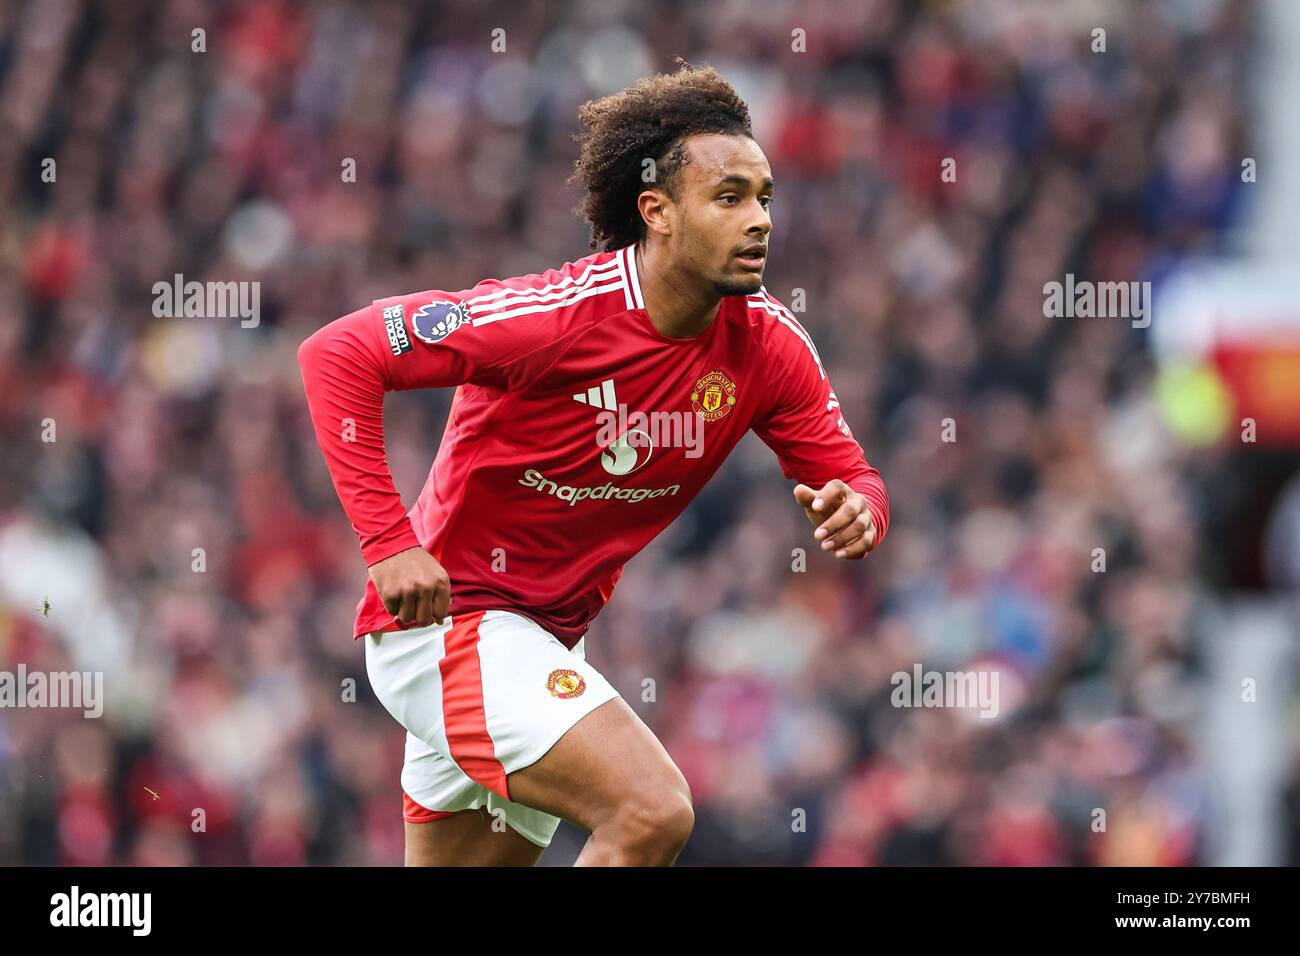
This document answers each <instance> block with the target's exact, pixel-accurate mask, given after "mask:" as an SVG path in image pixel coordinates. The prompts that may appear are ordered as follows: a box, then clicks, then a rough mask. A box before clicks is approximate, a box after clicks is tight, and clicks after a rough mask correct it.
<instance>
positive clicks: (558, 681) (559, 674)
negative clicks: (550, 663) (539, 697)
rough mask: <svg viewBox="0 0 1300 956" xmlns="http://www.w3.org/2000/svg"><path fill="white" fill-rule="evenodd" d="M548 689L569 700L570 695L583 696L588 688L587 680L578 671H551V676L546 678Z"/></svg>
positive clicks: (562, 698)
mask: <svg viewBox="0 0 1300 956" xmlns="http://www.w3.org/2000/svg"><path fill="white" fill-rule="evenodd" d="M546 689H547V690H549V691H550V692H551V693H552V694H553V695H555V696H556V697H559V698H560V699H561V700H568V699H569V698H570V697H578V696H581V694H582V692H583V691H584V690H586V689H587V682H586V681H585V680H583V679H582V675H581V674H579V673H578V672H577V671H570V670H557V671H551V676H550V677H548V678H546Z"/></svg>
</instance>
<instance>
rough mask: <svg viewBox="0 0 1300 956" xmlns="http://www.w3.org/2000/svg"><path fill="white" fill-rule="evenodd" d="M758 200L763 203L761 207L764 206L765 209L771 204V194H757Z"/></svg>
mask: <svg viewBox="0 0 1300 956" xmlns="http://www.w3.org/2000/svg"><path fill="white" fill-rule="evenodd" d="M758 201H759V202H761V203H762V204H763V208H764V209H766V208H767V207H768V206H770V205H772V197H771V196H759V197H758Z"/></svg>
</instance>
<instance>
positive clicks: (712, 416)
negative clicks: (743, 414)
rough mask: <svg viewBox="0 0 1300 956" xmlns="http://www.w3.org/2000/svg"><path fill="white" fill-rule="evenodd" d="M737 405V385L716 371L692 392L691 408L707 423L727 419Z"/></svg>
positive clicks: (696, 384) (699, 383) (704, 378)
mask: <svg viewBox="0 0 1300 956" xmlns="http://www.w3.org/2000/svg"><path fill="white" fill-rule="evenodd" d="M735 404H736V383H735V382H733V381H732V380H731V379H729V378H727V376H726V375H725V374H723V373H722V372H719V371H717V370H714V371H712V372H710V373H709V374H707V375H705V376H703V377H702V378H701V379H700V380H699V381H698V382H696V383H695V388H694V389H692V390H691V408H693V409H695V413H696V414H697V415H699V416H700V417H701V418H703V419H704V420H705V421H706V422H716V421H717V420H718V419H719V418H724V417H726V415H727V413H728V412H730V411H731V408H732V406H733V405H735Z"/></svg>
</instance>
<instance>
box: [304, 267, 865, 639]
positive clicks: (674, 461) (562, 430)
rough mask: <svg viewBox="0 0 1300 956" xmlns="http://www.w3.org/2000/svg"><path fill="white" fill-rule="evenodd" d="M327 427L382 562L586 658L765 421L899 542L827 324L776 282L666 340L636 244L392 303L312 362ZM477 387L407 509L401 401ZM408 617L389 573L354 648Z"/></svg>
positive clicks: (768, 433)
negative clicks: (591, 642)
mask: <svg viewBox="0 0 1300 956" xmlns="http://www.w3.org/2000/svg"><path fill="white" fill-rule="evenodd" d="M298 359H299V363H300V365H301V367H302V374H303V382H304V385H305V387H306V391H307V400H308V404H309V406H310V408H311V416H312V422H313V424H314V426H315V430H316V436H317V439H318V440H319V442H320V446H321V449H322V450H323V452H324V454H325V461H326V464H327V465H328V467H329V471H330V475H331V477H332V478H333V480H334V487H335V489H336V490H337V492H338V495H339V499H340V501H341V502H342V504H343V508H344V510H345V511H346V512H347V514H348V517H349V518H350V519H351V520H352V526H353V528H354V529H355V531H356V533H357V537H358V538H359V539H360V542H361V552H362V555H363V557H364V559H365V562H366V564H367V565H371V564H374V563H375V562H376V561H380V560H382V559H384V558H386V557H389V556H390V555H393V554H396V553H397V552H399V551H403V550H405V549H407V548H411V547H415V546H417V545H418V546H420V547H423V548H424V549H425V550H426V551H428V552H429V553H430V554H432V555H433V556H434V557H435V558H437V559H438V561H439V562H440V563H441V564H442V565H443V567H444V568H445V569H446V570H447V574H448V576H449V577H450V579H451V590H452V603H451V613H452V614H456V613H464V612H466V611H472V610H487V609H491V608H506V609H511V610H514V611H516V612H518V613H520V614H524V615H526V616H528V617H530V618H532V619H533V620H535V621H537V623H539V624H540V625H542V626H543V627H545V628H546V629H547V630H549V631H550V632H551V633H553V634H555V635H556V637H558V638H559V639H560V640H561V641H562V642H563V643H564V644H565V645H566V646H568V647H570V648H572V647H573V646H574V645H575V644H577V642H578V640H579V639H580V638H581V637H582V635H583V634H585V633H586V631H587V628H588V627H589V625H590V623H591V621H592V619H593V618H595V616H596V614H597V613H599V611H600V609H601V608H602V607H603V606H604V605H605V603H606V602H607V601H608V600H609V598H610V594H611V593H612V591H613V589H614V586H615V584H616V583H617V581H618V578H619V575H620V574H621V573H622V570H623V565H624V564H625V563H626V562H627V560H628V559H629V558H631V557H632V556H633V555H634V554H636V553H637V552H638V551H640V550H641V549H642V548H643V547H645V545H646V544H647V543H648V542H649V541H650V540H651V539H652V538H654V537H655V536H656V535H657V534H659V532H661V531H662V530H663V529H664V528H666V527H667V526H668V525H669V524H670V523H671V522H672V521H673V519H674V518H676V517H677V516H678V515H679V514H680V513H681V512H682V510H683V509H684V508H685V507H686V505H687V503H688V502H689V501H690V500H691V499H692V498H693V497H695V495H696V494H697V493H698V492H699V491H700V489H701V488H703V487H704V484H705V483H706V482H707V481H708V480H709V478H710V477H711V476H712V475H713V473H714V472H715V471H717V469H718V467H719V465H721V464H722V462H723V460H724V459H725V458H726V457H727V455H728V454H729V453H730V452H731V449H732V448H734V447H735V445H736V443H737V442H739V441H740V439H741V438H742V437H743V436H744V434H745V432H746V431H748V430H749V429H751V428H752V429H753V430H754V431H755V432H757V433H758V435H759V437H760V438H761V439H762V440H763V441H764V442H766V443H767V444H768V446H770V447H771V448H772V449H773V451H775V452H776V455H777V458H778V460H779V461H780V463H781V468H782V470H783V472H784V473H785V476H786V477H787V478H792V479H795V480H797V481H801V482H803V483H804V484H807V485H809V486H811V487H813V488H820V487H821V486H822V485H824V484H825V483H826V482H827V481H829V480H831V479H832V478H840V479H842V480H843V481H845V482H846V483H848V484H849V485H850V486H851V487H852V488H853V489H854V490H855V491H858V492H860V493H862V494H863V495H865V496H866V499H867V502H868V508H869V509H870V511H871V516H872V518H873V519H874V520H875V523H876V528H877V529H878V533H879V538H881V539H883V537H884V535H885V532H886V531H887V530H888V528H889V499H888V496H887V494H886V492H885V486H884V482H883V481H882V480H881V478H880V474H879V472H877V471H876V469H875V468H873V467H871V465H870V464H868V462H867V460H866V458H865V457H864V455H863V452H862V448H861V447H860V446H859V445H858V443H857V442H856V441H855V440H854V438H853V436H852V433H851V432H850V430H849V427H848V425H847V424H846V423H845V421H844V419H843V417H842V416H841V414H840V412H839V402H838V401H837V400H836V398H835V393H834V392H833V391H832V390H831V383H830V380H829V379H828V378H827V375H826V370H825V368H824V367H823V366H822V362H821V358H820V357H819V356H818V354H817V349H816V348H815V347H814V345H813V342H812V340H811V338H809V336H808V333H807V332H806V331H805V330H804V329H803V327H802V326H801V325H800V324H799V322H798V320H796V319H795V317H794V316H793V315H792V314H791V313H790V311H789V310H788V309H786V308H785V307H784V306H783V305H781V304H780V303H779V302H777V301H776V299H774V298H773V297H772V296H771V295H769V294H768V293H767V292H766V290H760V291H759V292H757V293H755V294H754V295H749V296H728V297H724V298H723V299H722V303H721V305H720V307H719V310H718V314H717V317H716V318H715V319H714V321H713V323H712V324H711V325H710V326H709V328H708V329H706V330H705V331H704V332H702V333H700V334H699V335H697V336H694V337H692V338H684V339H674V338H667V337H665V336H663V335H661V334H660V333H659V332H658V331H657V330H656V329H655V327H654V325H653V324H652V323H651V322H650V319H649V316H648V315H647V313H646V310H645V303H644V301H643V299H642V297H641V287H640V283H639V281H638V279H637V265H636V256H635V247H634V246H628V247H625V248H623V249H620V250H618V251H615V252H600V253H596V254H594V255H590V256H587V257H586V258H583V259H579V260H577V261H575V262H569V263H566V264H564V265H563V266H561V267H560V268H558V269H552V270H548V271H547V272H545V273H542V274H540V275H536V274H534V275H527V276H521V277H518V278H512V279H504V280H499V279H485V280H484V281H483V282H480V283H479V284H478V285H476V286H475V287H474V288H472V289H466V290H462V291H459V292H445V291H441V290H432V291H427V292H419V293H415V294H413V295H403V296H396V297H394V298H388V299H379V300H377V301H375V302H374V303H372V304H371V305H370V306H368V307H366V308H363V309H360V310H359V311H356V312H353V313H352V314H350V315H347V316H344V317H343V318H341V319H338V320H337V321H334V322H331V323H330V324H329V325H327V326H325V327H323V328H321V329H320V330H318V331H317V332H316V333H315V334H313V335H312V336H311V337H310V338H308V339H307V340H306V341H305V342H304V343H303V344H302V346H301V347H300V348H299V350H298ZM442 386H459V388H458V389H457V392H456V394H455V396H454V397H453V401H452V410H451V415H450V417H449V420H448V422H447V426H446V430H445V433H444V435H443V439H442V445H441V447H440V448H439V449H438V454H437V458H436V459H435V460H434V462H433V467H432V469H431V470H430V472H429V477H428V480H427V481H426V482H425V484H424V489H423V490H422V491H421V492H420V496H419V498H418V500H417V501H416V502H415V505H414V507H412V508H411V509H410V511H409V512H408V511H407V510H406V509H405V508H404V507H403V505H402V501H401V498H400V497H399V496H398V494H397V491H396V489H395V487H394V485H393V479H392V475H391V473H390V471H389V468H388V463H387V460H386V458H385V453H384V431H383V406H384V393H385V392H386V391H390V390H401V389H412V388H434V387H442ZM406 626H408V625H403V624H402V623H401V622H400V621H398V620H397V619H395V618H394V617H393V616H392V615H391V614H389V613H388V612H387V611H386V610H385V609H384V606H383V604H382V603H381V601H380V600H379V595H378V593H377V592H376V590H375V586H374V584H373V582H369V583H367V585H366V591H365V594H364V596H363V597H362V599H361V601H360V603H359V604H358V606H357V618H356V626H355V629H354V636H356V637H360V636H361V635H363V634H366V633H368V632H370V631H394V630H401V629H404V628H405V627H406Z"/></svg>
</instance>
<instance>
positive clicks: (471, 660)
mask: <svg viewBox="0 0 1300 956" xmlns="http://www.w3.org/2000/svg"><path fill="white" fill-rule="evenodd" d="M483 613H484V612H483V611H472V612H470V613H468V614H462V615H458V616H453V618H452V622H451V629H450V630H448V631H447V636H446V638H445V645H444V646H445V650H444V653H443V658H442V660H440V661H439V662H438V669H439V670H440V671H441V672H442V718H443V723H444V724H445V726H446V730H447V742H448V743H449V744H450V745H451V759H452V760H454V761H456V764H457V766H459V767H460V769H461V770H463V771H465V775H466V776H467V777H469V778H470V779H471V780H473V781H474V782H475V783H478V784H481V785H483V786H484V787H487V788H488V789H489V790H491V791H492V792H493V793H495V794H497V795H498V796H501V797H505V798H506V799H507V800H509V799H510V793H509V791H508V790H507V789H506V768H505V767H503V766H501V761H500V760H498V759H497V757H496V749H495V747H494V746H493V743H492V737H491V736H490V735H489V734H488V729H487V714H486V713H485V712H484V710H483V672H482V670H481V669H480V667H479V657H478V639H479V635H478V627H479V622H480V621H482V620H483Z"/></svg>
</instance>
